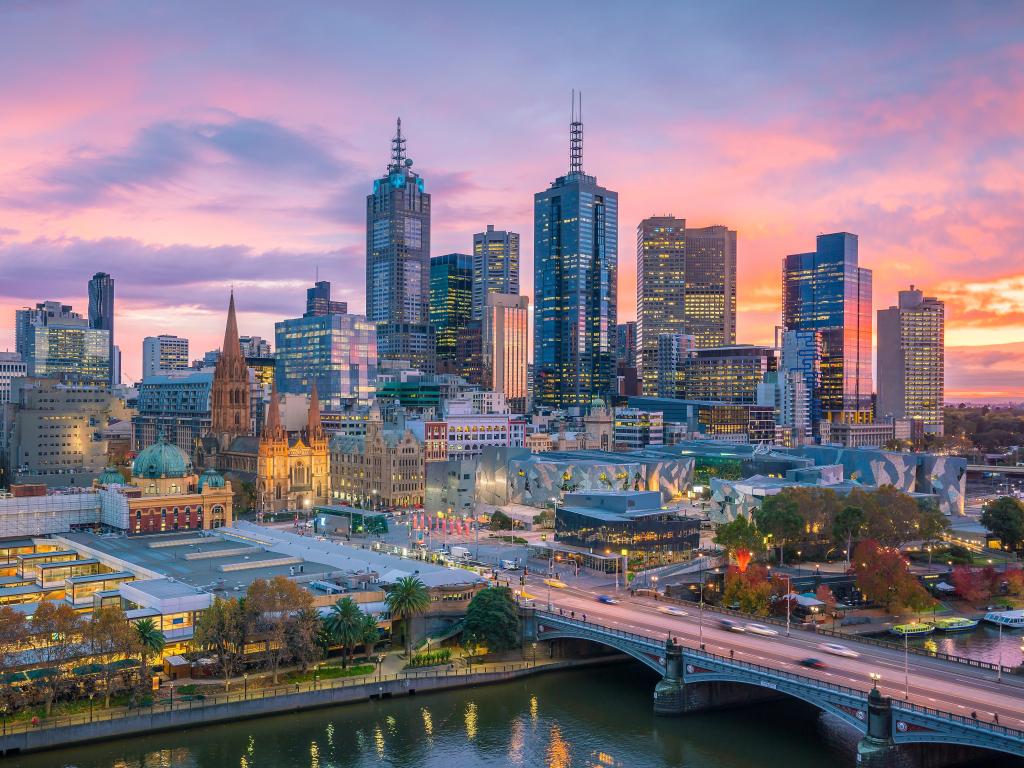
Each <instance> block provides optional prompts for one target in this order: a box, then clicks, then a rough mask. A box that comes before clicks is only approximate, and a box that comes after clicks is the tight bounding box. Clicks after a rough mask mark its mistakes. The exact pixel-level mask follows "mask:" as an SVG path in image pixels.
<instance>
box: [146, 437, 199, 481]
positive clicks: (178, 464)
mask: <svg viewBox="0 0 1024 768" xmlns="http://www.w3.org/2000/svg"><path fill="white" fill-rule="evenodd" d="M189 481H191V485H189V484H188V483H189ZM132 485H135V486H138V487H139V488H141V489H142V492H143V493H144V494H148V495H156V494H159V493H172V494H175V493H183V492H187V491H195V490H197V488H198V485H197V478H196V477H195V470H194V469H193V468H192V460H191V459H190V458H189V457H188V454H186V453H185V452H184V451H183V450H181V448H179V447H178V446H176V445H174V444H172V443H168V442H167V440H166V439H165V438H164V437H163V435H161V436H160V437H159V439H158V440H157V442H155V443H153V445H151V446H149V447H148V448H144V449H143V450H142V451H140V452H139V455H138V456H136V457H135V461H134V462H132Z"/></svg>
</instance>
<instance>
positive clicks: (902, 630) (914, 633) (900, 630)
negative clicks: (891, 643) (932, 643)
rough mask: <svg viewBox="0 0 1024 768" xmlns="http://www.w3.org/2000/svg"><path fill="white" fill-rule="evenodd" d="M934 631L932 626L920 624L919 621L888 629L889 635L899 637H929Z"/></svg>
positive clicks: (895, 625)
mask: <svg viewBox="0 0 1024 768" xmlns="http://www.w3.org/2000/svg"><path fill="white" fill-rule="evenodd" d="M934 631H935V627H934V626H932V625H931V624H922V623H921V622H919V621H912V622H910V623H909V624H894V625H893V626H892V627H891V628H890V629H889V633H890V634H893V635H898V636H899V637H920V636H922V635H930V634H931V633H932V632H934Z"/></svg>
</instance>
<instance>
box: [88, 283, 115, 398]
mask: <svg viewBox="0 0 1024 768" xmlns="http://www.w3.org/2000/svg"><path fill="white" fill-rule="evenodd" d="M89 327H90V328H95V329H97V330H100V331H108V337H109V338H108V350H109V351H108V352H107V358H108V359H109V360H110V363H111V365H110V377H111V378H110V383H111V384H120V383H121V361H120V360H119V359H118V357H119V354H120V350H117V351H116V352H115V350H114V278H112V277H111V276H110V275H108V274H107V273H106V272H97V273H96V274H95V275H93V276H92V279H91V280H90V281H89Z"/></svg>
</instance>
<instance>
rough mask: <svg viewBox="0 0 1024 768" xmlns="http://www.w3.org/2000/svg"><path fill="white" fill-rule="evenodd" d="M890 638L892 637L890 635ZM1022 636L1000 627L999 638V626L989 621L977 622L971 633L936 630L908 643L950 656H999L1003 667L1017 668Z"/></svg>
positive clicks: (1022, 659) (1023, 658)
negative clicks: (948, 632)
mask: <svg viewBox="0 0 1024 768" xmlns="http://www.w3.org/2000/svg"><path fill="white" fill-rule="evenodd" d="M890 639H891V638H890ZM1022 644H1024V635H1022V634H1021V632H1019V631H1008V630H1005V629H1004V630H1003V639H1002V641H1001V642H1000V640H999V627H996V626H993V625H991V624H979V625H978V626H977V628H976V629H975V630H974V631H972V632H955V633H952V634H946V633H943V632H935V633H933V634H931V635H927V636H926V637H923V638H921V637H917V638H911V640H910V645H911V646H913V647H917V648H926V649H927V650H929V651H930V650H933V649H934V650H935V651H938V652H939V653H945V654H948V655H949V656H964V657H968V658H972V659H977V660H979V661H985V662H988V663H989V664H996V663H998V661H999V659H1000V655H1001V656H1002V662H1003V666H1004V667H1016V666H1020V665H1021V664H1024V649H1022Z"/></svg>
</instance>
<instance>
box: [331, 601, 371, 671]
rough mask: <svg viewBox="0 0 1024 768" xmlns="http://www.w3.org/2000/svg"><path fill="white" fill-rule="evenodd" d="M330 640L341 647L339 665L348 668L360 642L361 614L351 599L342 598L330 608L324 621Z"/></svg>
mask: <svg viewBox="0 0 1024 768" xmlns="http://www.w3.org/2000/svg"><path fill="white" fill-rule="evenodd" d="M324 625H325V626H326V627H327V631H328V632H329V633H330V635H331V639H332V640H333V641H334V642H336V643H337V644H338V645H340V646H341V665H342V666H343V667H347V666H348V661H349V659H350V658H351V656H352V651H353V649H354V648H355V646H357V645H359V643H360V642H361V641H362V628H363V626H362V625H363V612H362V611H361V610H359V605H358V604H357V603H356V601H355V600H353V599H352V598H351V597H343V598H341V599H340V600H338V601H337V602H336V603H335V604H334V605H332V606H331V612H330V613H329V614H327V618H326V619H324Z"/></svg>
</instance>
